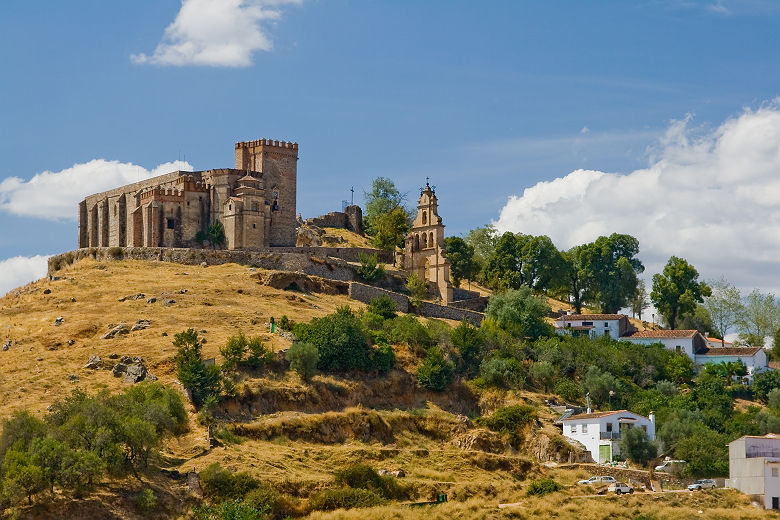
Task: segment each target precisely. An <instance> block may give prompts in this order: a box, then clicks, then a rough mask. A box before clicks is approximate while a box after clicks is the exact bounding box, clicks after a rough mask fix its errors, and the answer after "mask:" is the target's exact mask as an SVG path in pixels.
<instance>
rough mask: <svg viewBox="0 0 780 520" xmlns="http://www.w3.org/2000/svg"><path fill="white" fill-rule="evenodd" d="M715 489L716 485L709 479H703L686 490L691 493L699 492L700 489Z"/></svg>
mask: <svg viewBox="0 0 780 520" xmlns="http://www.w3.org/2000/svg"><path fill="white" fill-rule="evenodd" d="M716 487H718V485H717V484H716V483H715V481H714V480H712V479H711V478H703V479H700V480H697V481H696V482H694V483H693V484H691V485H689V486H688V489H690V490H691V491H701V490H702V489H714V488H716Z"/></svg>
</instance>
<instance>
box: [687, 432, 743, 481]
mask: <svg viewBox="0 0 780 520" xmlns="http://www.w3.org/2000/svg"><path fill="white" fill-rule="evenodd" d="M729 440H731V439H729V437H728V436H727V435H723V434H720V433H717V432H714V431H712V430H707V429H702V430H700V431H698V432H697V433H696V434H695V435H692V436H690V437H685V438H683V439H680V440H679V441H677V443H676V444H675V448H674V456H675V457H676V458H678V459H682V460H686V461H688V464H686V466H685V469H684V470H683V474H684V475H685V476H691V477H708V478H711V477H724V476H727V475H728V474H729V450H728V445H727V443H728V442H729Z"/></svg>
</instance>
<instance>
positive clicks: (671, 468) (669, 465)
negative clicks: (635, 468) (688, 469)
mask: <svg viewBox="0 0 780 520" xmlns="http://www.w3.org/2000/svg"><path fill="white" fill-rule="evenodd" d="M686 464H688V463H687V462H685V461H684V460H665V461H664V463H663V464H661V465H660V466H656V467H655V470H656V471H661V472H663V473H674V472H675V471H680V470H682V469H683V467H685V465H686Z"/></svg>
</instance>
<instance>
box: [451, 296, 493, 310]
mask: <svg viewBox="0 0 780 520" xmlns="http://www.w3.org/2000/svg"><path fill="white" fill-rule="evenodd" d="M487 304H488V297H487V296H477V297H476V298H470V299H468V300H458V301H454V302H452V303H450V306H451V307H457V308H458V309H468V310H470V311H477V312H485V309H487Z"/></svg>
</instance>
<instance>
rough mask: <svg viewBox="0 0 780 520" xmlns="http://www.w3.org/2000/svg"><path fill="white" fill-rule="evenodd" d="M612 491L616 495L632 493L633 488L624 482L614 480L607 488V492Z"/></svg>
mask: <svg viewBox="0 0 780 520" xmlns="http://www.w3.org/2000/svg"><path fill="white" fill-rule="evenodd" d="M612 492H614V493H615V494H616V495H622V494H623V493H629V494H631V493H633V492H634V488H632V487H631V486H629V485H628V484H626V483H625V482H615V483H614V484H610V485H609V487H608V488H607V493H612Z"/></svg>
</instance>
